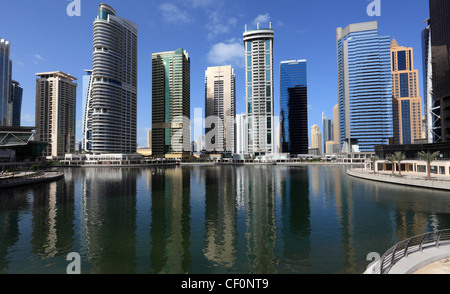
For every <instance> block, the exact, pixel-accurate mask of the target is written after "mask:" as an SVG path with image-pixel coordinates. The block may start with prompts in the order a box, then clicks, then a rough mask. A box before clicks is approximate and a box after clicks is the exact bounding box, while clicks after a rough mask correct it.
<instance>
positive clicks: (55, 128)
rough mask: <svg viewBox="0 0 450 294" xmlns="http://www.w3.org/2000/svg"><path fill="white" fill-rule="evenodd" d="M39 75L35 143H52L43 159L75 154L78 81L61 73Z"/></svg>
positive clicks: (45, 151) (37, 79) (44, 153)
mask: <svg viewBox="0 0 450 294" xmlns="http://www.w3.org/2000/svg"><path fill="white" fill-rule="evenodd" d="M36 76H37V78H36V134H35V140H36V141H41V142H48V143H49V145H48V146H47V148H46V149H45V150H44V152H43V153H42V155H43V156H47V157H50V156H51V157H64V155H65V154H66V153H73V152H75V135H76V130H75V124H76V93H77V84H76V82H75V81H76V80H77V79H76V78H75V77H72V76H71V75H69V74H65V73H63V72H60V71H54V72H45V73H37V74H36Z"/></svg>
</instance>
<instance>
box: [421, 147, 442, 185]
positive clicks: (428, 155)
mask: <svg viewBox="0 0 450 294" xmlns="http://www.w3.org/2000/svg"><path fill="white" fill-rule="evenodd" d="M439 154H440V152H439V151H436V152H434V153H431V152H430V151H428V152H426V153H425V151H421V152H419V153H417V155H418V156H419V158H420V159H422V160H423V161H426V162H427V171H428V177H427V179H428V180H431V162H432V161H434V160H435V159H436V158H437V157H438V156H439Z"/></svg>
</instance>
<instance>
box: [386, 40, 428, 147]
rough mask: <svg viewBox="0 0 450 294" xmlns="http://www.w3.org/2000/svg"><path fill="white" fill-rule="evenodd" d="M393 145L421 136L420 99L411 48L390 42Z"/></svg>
mask: <svg viewBox="0 0 450 294" xmlns="http://www.w3.org/2000/svg"><path fill="white" fill-rule="evenodd" d="M391 64H392V69H391V70H392V97H393V101H392V107H393V115H394V116H393V119H394V138H393V140H392V141H393V144H394V145H399V144H413V143H414V141H415V140H417V139H421V138H422V100H421V98H420V96H419V71H418V70H416V69H414V56H413V49H412V48H406V47H403V46H398V44H397V41H396V40H392V42H391Z"/></svg>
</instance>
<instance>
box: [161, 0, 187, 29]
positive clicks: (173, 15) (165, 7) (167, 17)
mask: <svg viewBox="0 0 450 294" xmlns="http://www.w3.org/2000/svg"><path fill="white" fill-rule="evenodd" d="M158 10H159V11H160V12H161V13H162V17H163V19H164V21H166V22H169V23H178V24H179V23H189V22H192V21H193V20H192V18H191V16H190V15H189V14H188V13H187V12H186V11H183V10H181V9H180V8H178V7H177V6H175V5H174V4H171V3H163V4H161V5H160V6H159V7H158Z"/></svg>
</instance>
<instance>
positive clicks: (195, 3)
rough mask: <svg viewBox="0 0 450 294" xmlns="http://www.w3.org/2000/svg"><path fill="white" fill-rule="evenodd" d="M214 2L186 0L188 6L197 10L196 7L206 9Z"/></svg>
mask: <svg viewBox="0 0 450 294" xmlns="http://www.w3.org/2000/svg"><path fill="white" fill-rule="evenodd" d="M214 1H215V0H188V1H187V2H188V3H189V4H190V5H192V6H193V7H194V8H197V7H203V8H206V7H209V6H211V5H212V4H214Z"/></svg>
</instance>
